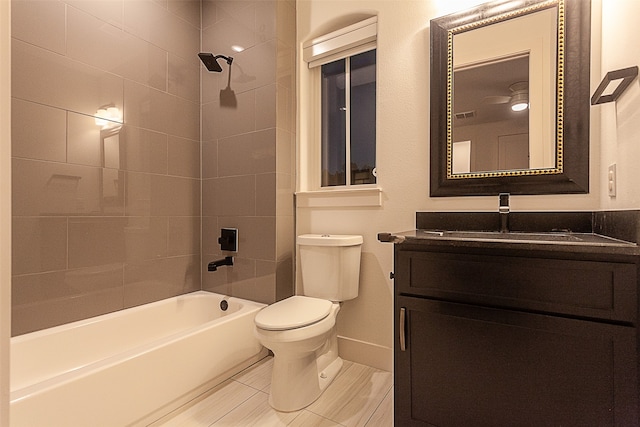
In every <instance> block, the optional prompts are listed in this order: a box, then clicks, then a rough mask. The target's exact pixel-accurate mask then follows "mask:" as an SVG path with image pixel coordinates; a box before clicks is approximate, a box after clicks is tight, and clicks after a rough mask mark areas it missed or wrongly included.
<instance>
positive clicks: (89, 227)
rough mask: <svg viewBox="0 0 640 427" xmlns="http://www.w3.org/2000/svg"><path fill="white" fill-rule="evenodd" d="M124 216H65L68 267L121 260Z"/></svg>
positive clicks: (122, 257)
mask: <svg viewBox="0 0 640 427" xmlns="http://www.w3.org/2000/svg"><path fill="white" fill-rule="evenodd" d="M126 227H127V218H124V217H120V218H104V217H100V218H90V217H79V218H69V243H68V244H69V268H81V267H91V266H99V265H106V264H117V263H122V262H124V261H125V259H126V254H127V252H126V235H125V229H126Z"/></svg>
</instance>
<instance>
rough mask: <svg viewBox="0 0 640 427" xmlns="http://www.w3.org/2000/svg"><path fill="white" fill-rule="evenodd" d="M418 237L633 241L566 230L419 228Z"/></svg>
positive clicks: (572, 242) (601, 242)
mask: <svg viewBox="0 0 640 427" xmlns="http://www.w3.org/2000/svg"><path fill="white" fill-rule="evenodd" d="M419 233H420V237H422V238H427V239H429V238H431V239H446V240H475V241H480V242H514V243H516V242H517V243H547V244H553V243H558V244H570V245H606V246H620V245H623V246H627V245H633V243H629V242H625V241H622V240H617V239H613V238H611V237H607V236H601V235H599V234H590V233H566V232H544V233H537V232H531V233H529V232H514V231H512V232H505V233H502V232H499V231H439V230H419Z"/></svg>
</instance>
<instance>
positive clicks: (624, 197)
mask: <svg viewBox="0 0 640 427" xmlns="http://www.w3.org/2000/svg"><path fill="white" fill-rule="evenodd" d="M639 13H640V2H638V1H636V0H602V49H601V51H598V52H597V53H598V54H600V56H601V62H602V66H601V69H602V72H601V74H600V75H598V76H597V77H598V80H599V79H601V78H602V77H604V75H605V74H606V73H607V72H608V71H613V70H618V69H620V68H626V67H630V66H633V65H637V66H640V44H638V43H635V42H629V41H630V40H638V37H640V28H638V26H637V25H635V24H634V23H633V18H632V17H633V16H638V14H639ZM592 89H595V87H594V86H593V85H592ZM593 109H594V110H597V111H598V112H599V113H600V119H601V123H602V127H601V133H600V135H599V136H600V140H601V141H602V142H601V155H600V156H601V157H600V163H601V168H600V171H599V175H598V178H599V179H600V181H601V183H600V188H602V191H601V192H600V207H601V209H639V208H640V189H639V188H638V182H640V171H639V169H638V162H639V161H640V81H639V80H638V79H636V80H635V81H634V82H633V83H632V84H631V86H630V87H629V88H628V89H627V91H626V92H625V93H624V94H623V95H622V96H621V97H620V98H619V99H618V101H617V102H615V103H608V104H602V105H600V106H599V107H593ZM611 164H616V169H617V175H618V185H617V195H616V197H613V198H612V197H609V196H608V194H607V179H606V178H607V168H608V167H609V165H611Z"/></svg>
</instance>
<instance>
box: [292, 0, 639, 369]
mask: <svg viewBox="0 0 640 427" xmlns="http://www.w3.org/2000/svg"><path fill="white" fill-rule="evenodd" d="M478 3H480V2H479V1H462V0H459V1H444V0H443V1H437V0H433V1H412V0H401V1H385V0H380V1H373V0H370V1H364V0H362V1H360V0H351V1H345V0H342V1H335V0H308V1H307V0H301V1H298V43H299V45H301V44H302V43H303V42H304V41H307V40H309V39H311V38H313V37H317V36H319V35H322V34H324V33H327V32H329V31H332V30H334V29H336V28H339V27H340V26H344V25H347V24H350V23H353V22H356V21H358V20H361V19H364V18H365V17H366V16H370V15H378V100H377V104H378V106H377V108H378V123H377V127H378V134H377V136H378V139H377V144H378V147H377V159H378V164H377V168H378V184H379V186H380V187H381V188H382V192H383V202H382V206H381V207H373V208H372V207H359V208H307V207H305V208H302V207H299V208H298V209H297V211H296V212H297V233H298V234H302V233H305V232H314V233H320V232H322V233H355V234H362V235H363V236H364V239H365V240H364V245H363V258H362V267H361V272H362V276H361V282H360V295H359V297H358V298H357V299H355V300H352V301H348V302H346V303H345V304H344V306H343V310H342V311H341V313H340V315H339V316H338V328H339V334H340V335H341V337H342V339H341V341H340V344H341V346H342V347H341V352H342V351H343V349H344V351H345V353H346V354H344V356H345V357H347V358H349V359H351V360H355V361H361V362H363V363H370V364H372V365H374V366H380V367H382V368H386V369H391V365H392V347H393V331H392V325H393V318H392V316H393V304H392V301H393V282H392V281H391V280H390V279H389V272H390V271H392V270H393V254H392V247H391V245H388V244H382V243H379V242H377V240H376V234H377V233H378V232H380V231H402V230H409V229H413V228H414V225H415V212H416V211H447V210H463V211H465V210H466V211H475V210H490V211H493V210H497V207H498V199H497V197H454V198H430V197H429V178H428V177H429V20H430V19H432V18H435V17H437V16H441V15H445V14H447V13H451V12H454V11H457V10H461V9H464V8H467V7H470V6H472V5H474V4H478ZM604 3H605V4H604V7H603V12H602V15H603V19H602V25H600V5H599V1H594V2H593V13H592V15H593V20H594V24H593V27H594V28H593V34H592V50H593V54H592V67H591V68H592V89H595V87H596V86H597V84H598V83H599V82H600V79H601V76H602V74H601V71H600V69H601V67H600V62H601V61H602V63H603V66H602V70H603V72H602V73H604V72H605V70H607V71H608V70H610V69H615V68H622V67H624V66H630V65H634V64H636V65H637V64H638V62H639V61H640V54H639V51H638V49H640V48H639V47H638V46H636V45H634V44H633V43H624V42H623V41H625V40H636V39H637V38H638V36H639V35H640V29H639V28H638V26H637V25H636V24H635V23H634V19H633V18H632V17H633V16H637V13H638V11H639V9H638V8H639V7H640V4H639V3H638V2H636V1H635V0H613V1H609V0H606V1H605V2H604ZM601 27H602V35H601V31H600V28H601ZM601 39H602V43H603V46H604V48H602V49H601V48H600V43H601V42H600V40H601ZM601 55H602V58H601V57H600V56H601ZM298 72H299V88H298V89H299V98H298V109H299V118H298V120H299V122H298V124H299V130H300V132H299V135H300V137H299V140H298V144H299V146H298V150H299V160H298V161H299V173H300V175H301V176H300V179H299V183H298V190H299V191H300V190H306V189H307V188H306V182H307V181H306V178H305V173H307V171H308V170H309V169H310V167H311V166H310V165H311V162H313V158H311V157H312V156H307V151H308V150H307V147H308V146H309V141H310V140H311V138H312V135H311V133H310V132H305V130H306V129H308V128H310V126H308V124H309V123H311V120H312V117H313V116H312V114H311V113H310V105H309V100H311V99H312V98H311V97H312V94H313V92H312V85H311V79H310V74H309V70H308V68H307V66H306V64H305V63H304V62H303V61H302V60H301V58H298ZM639 103H640V91H639V87H638V81H635V82H634V84H633V87H632V89H631V90H629V91H628V92H627V93H626V94H625V96H624V97H623V99H621V100H620V101H619V102H618V105H617V107H616V106H614V105H605V106H601V107H594V108H592V110H591V111H592V112H591V114H592V116H591V119H592V120H591V141H590V156H591V165H590V175H591V184H590V186H591V190H590V193H589V194H586V195H545V196H513V197H512V200H511V207H512V210H597V209H601V208H602V209H638V208H640V192H638V191H637V189H636V188H637V187H636V184H635V183H636V182H637V181H638V179H639V178H640V177H639V176H638V168H637V167H634V163H635V162H637V161H638V159H639V158H640V151H639V150H640V146H638V143H637V142H638V135H640V124H639V123H640V121H639V120H633V118H637V117H638V114H640V113H638V111H639V110H640V109H639V108H638V104H639ZM616 108H617V111H616ZM601 122H602V126H600V123H601ZM601 129H602V135H601ZM601 139H602V141H603V143H602V147H601V144H600V140H601ZM614 161H615V162H618V170H619V183H618V191H619V193H618V196H617V197H616V198H615V199H609V198H608V197H607V195H606V186H605V183H604V178H605V175H606V167H607V165H608V164H609V163H611V162H614ZM298 279H299V277H298Z"/></svg>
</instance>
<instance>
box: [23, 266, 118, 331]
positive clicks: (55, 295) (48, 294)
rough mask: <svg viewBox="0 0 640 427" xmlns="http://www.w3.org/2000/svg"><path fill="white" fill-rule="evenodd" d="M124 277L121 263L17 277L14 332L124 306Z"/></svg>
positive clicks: (38, 328)
mask: <svg viewBox="0 0 640 427" xmlns="http://www.w3.org/2000/svg"><path fill="white" fill-rule="evenodd" d="M122 277H123V273H122V265H119V264H115V265H105V266H99V267H92V268H86V269H79V270H69V271H60V272H53V273H43V274H30V275H25V276H15V277H13V281H12V283H13V287H12V310H11V318H12V323H11V328H12V335H14V336H15V335H20V334H24V333H28V332H32V331H36V330H40V329H44V328H50V327H53V326H57V325H61V324H64V323H69V322H73V321H76V320H81V319H86V318H89V317H93V316H98V315H101V314H105V313H109V312H112V311H116V310H120V309H122V308H123V306H122V301H123V284H122Z"/></svg>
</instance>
